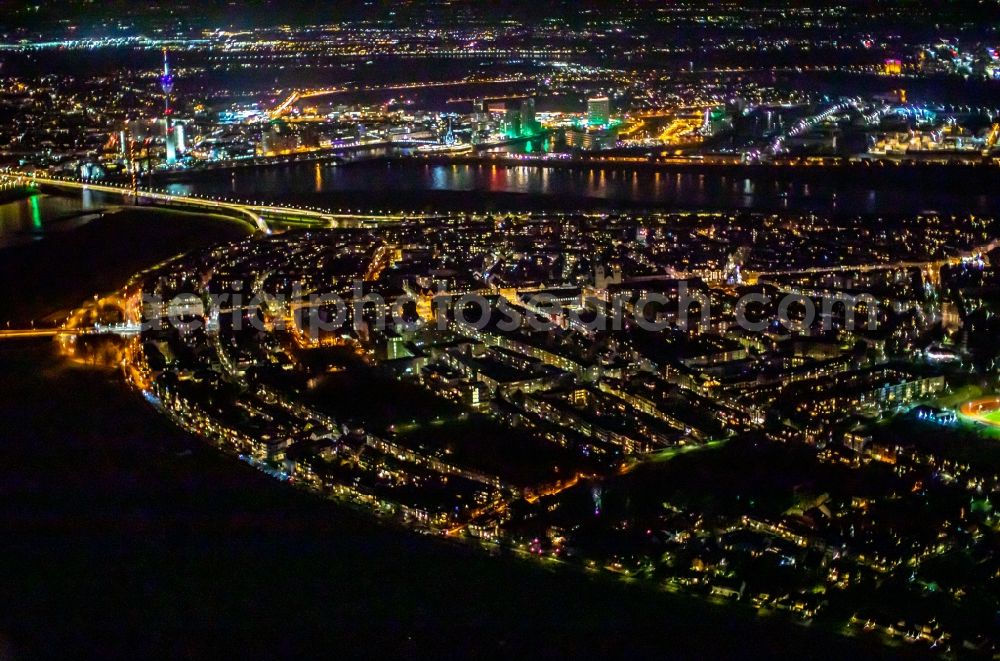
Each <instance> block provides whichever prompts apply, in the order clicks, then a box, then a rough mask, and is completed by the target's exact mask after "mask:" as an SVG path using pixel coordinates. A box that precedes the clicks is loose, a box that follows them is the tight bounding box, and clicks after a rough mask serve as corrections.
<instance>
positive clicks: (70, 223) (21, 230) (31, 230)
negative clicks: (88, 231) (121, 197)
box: [0, 191, 114, 248]
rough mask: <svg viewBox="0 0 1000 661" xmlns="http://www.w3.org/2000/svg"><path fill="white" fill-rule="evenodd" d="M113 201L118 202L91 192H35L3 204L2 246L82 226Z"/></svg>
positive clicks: (0, 213) (0, 221) (0, 220)
mask: <svg viewBox="0 0 1000 661" xmlns="http://www.w3.org/2000/svg"><path fill="white" fill-rule="evenodd" d="M110 204H114V201H113V200H108V199H107V198H105V197H104V196H102V195H100V194H97V193H92V192H89V191H88V192H85V193H83V194H81V195H73V196H70V195H66V196H62V195H32V196H31V197H28V198H25V199H23V200H17V201H15V202H6V203H3V204H0V248H6V247H10V246H15V245H20V244H24V243H28V242H31V241H35V240H37V239H40V238H42V237H43V236H45V235H46V234H48V233H51V232H62V231H66V230H70V229H73V228H76V227H80V226H81V225H83V224H85V223H87V222H89V221H90V220H92V219H93V218H95V217H96V214H97V213H99V212H100V211H101V210H102V209H105V208H107V207H108V206H109V205H110Z"/></svg>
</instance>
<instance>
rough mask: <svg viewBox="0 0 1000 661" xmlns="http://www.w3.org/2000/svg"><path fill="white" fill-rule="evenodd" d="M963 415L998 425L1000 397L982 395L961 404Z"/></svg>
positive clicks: (976, 420)
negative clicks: (980, 397)
mask: <svg viewBox="0 0 1000 661" xmlns="http://www.w3.org/2000/svg"><path fill="white" fill-rule="evenodd" d="M960 412H961V414H962V416H963V417H965V418H968V419H970V420H974V421H975V422H979V423H982V424H985V425H990V426H991V427H1000V397H984V398H982V399H974V400H972V401H969V402H966V403H965V404H962V408H961V410H960Z"/></svg>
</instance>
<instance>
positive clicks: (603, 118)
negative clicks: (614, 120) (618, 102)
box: [587, 96, 611, 126]
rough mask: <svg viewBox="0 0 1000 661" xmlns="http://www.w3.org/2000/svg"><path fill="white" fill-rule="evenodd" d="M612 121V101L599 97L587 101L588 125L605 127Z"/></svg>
mask: <svg viewBox="0 0 1000 661" xmlns="http://www.w3.org/2000/svg"><path fill="white" fill-rule="evenodd" d="M610 121H611V99H609V98H608V97H606V96H598V97H594V98H592V99H587V124H589V125H591V126H604V125H606V124H608V123H609V122H610Z"/></svg>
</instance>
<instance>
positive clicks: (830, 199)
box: [168, 160, 1000, 214]
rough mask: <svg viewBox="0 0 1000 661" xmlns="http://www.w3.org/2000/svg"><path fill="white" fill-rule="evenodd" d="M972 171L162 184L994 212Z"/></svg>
mask: <svg viewBox="0 0 1000 661" xmlns="http://www.w3.org/2000/svg"><path fill="white" fill-rule="evenodd" d="M901 170H902V169H901ZM734 172H736V174H733V173H734ZM997 178H998V179H1000V175H997ZM978 179H979V180H978V181H977V182H976V183H975V184H974V185H973V184H970V183H969V182H968V181H966V180H965V179H964V178H963V177H962V176H961V175H959V174H954V175H948V176H946V177H945V178H944V179H942V178H941V177H940V175H938V174H932V173H927V172H922V173H921V172H915V173H913V172H911V173H907V172H895V173H884V174H878V175H877V176H876V177H873V178H869V177H868V176H867V175H865V174H864V173H862V174H860V175H859V174H857V173H855V174H853V175H851V176H849V177H844V176H843V175H836V174H835V175H833V176H828V177H825V178H824V176H823V175H822V174H819V173H810V174H809V175H808V176H803V175H800V174H786V173H777V174H774V173H773V172H772V173H766V172H765V173H760V172H757V173H756V174H754V175H749V176H748V175H744V174H739V173H738V171H734V170H729V171H725V172H720V171H714V172H712V171H706V172H704V173H698V172H690V171H688V172H653V171H630V170H627V169H616V168H610V169H604V168H600V167H594V168H580V169H558V168H545V167H539V166H535V165H524V166H503V165H491V164H483V165H479V164H472V165H466V164H462V165H435V164H426V163H420V162H405V161H403V162H401V161H386V160H376V161H369V162H361V163H352V164H349V165H343V164H341V165H335V164H332V163H312V164H305V163H303V164H289V165H280V166H272V167H266V168H257V169H252V170H251V169H246V170H236V171H232V172H225V173H218V172H217V173H203V174H198V175H194V176H193V177H192V178H191V179H189V180H187V181H184V182H182V183H173V184H170V185H169V186H168V188H169V190H171V191H172V192H175V193H200V194H206V195H217V196H225V197H230V198H237V199H245V200H251V201H264V200H268V201H279V202H286V203H292V204H307V205H310V206H317V207H323V208H327V209H357V208H363V209H364V210H366V211H367V210H399V209H406V208H426V207H432V206H441V207H444V208H449V209H472V210H476V209H504V208H510V209H551V208H561V209H574V208H595V207H597V208H614V207H631V208H635V207H643V208H647V207H648V208H668V209H669V208H678V209H691V208H711V209H735V210H740V209H742V210H760V211H778V210H802V211H816V212H824V211H826V212H841V213H851V214H853V213H857V214H881V213H886V214H888V213H919V212H925V211H939V212H942V213H984V214H985V213H1000V186H996V185H995V184H990V183H989V181H985V182H984V181H982V179H983V177H982V176H979V177H978Z"/></svg>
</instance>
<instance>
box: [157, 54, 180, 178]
mask: <svg viewBox="0 0 1000 661" xmlns="http://www.w3.org/2000/svg"><path fill="white" fill-rule="evenodd" d="M160 89H162V90H163V98H164V113H163V139H164V142H165V143H166V145H167V164H168V165H173V164H174V163H176V162H177V147H176V145H175V144H174V127H173V122H172V121H171V119H170V114H171V112H173V111H172V110H171V108H170V94H171V93H172V92H173V91H174V75H173V74H172V73H170V62H169V60H167V49H166V48H164V49H163V75H162V76H160Z"/></svg>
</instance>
